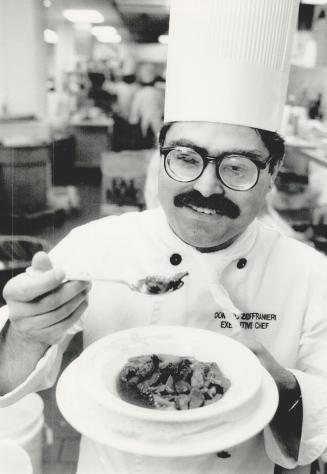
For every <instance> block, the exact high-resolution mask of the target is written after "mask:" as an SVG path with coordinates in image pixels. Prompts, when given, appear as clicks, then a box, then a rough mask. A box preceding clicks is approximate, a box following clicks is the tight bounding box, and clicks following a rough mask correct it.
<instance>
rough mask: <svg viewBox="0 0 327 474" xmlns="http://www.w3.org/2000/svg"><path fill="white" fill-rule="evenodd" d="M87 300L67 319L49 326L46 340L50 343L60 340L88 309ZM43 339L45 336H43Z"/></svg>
mask: <svg viewBox="0 0 327 474" xmlns="http://www.w3.org/2000/svg"><path fill="white" fill-rule="evenodd" d="M87 306H88V304H87V301H83V302H82V303H81V304H80V305H79V306H78V307H77V308H76V309H75V311H74V312H73V313H72V314H70V315H69V316H68V317H67V318H66V319H64V320H63V321H61V322H60V323H57V324H56V325H55V326H53V327H52V328H49V329H48V330H47V331H46V332H47V333H48V334H47V335H46V342H47V343H48V344H51V345H53V344H56V343H58V342H59V341H60V339H61V338H62V337H63V336H64V335H65V334H66V333H67V332H68V331H69V329H70V328H71V327H72V326H74V324H76V323H77V321H78V320H79V319H80V318H81V316H82V315H83V313H84V312H85V310H86V309H87ZM42 340H43V338H42Z"/></svg>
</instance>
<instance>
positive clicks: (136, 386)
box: [117, 354, 230, 410]
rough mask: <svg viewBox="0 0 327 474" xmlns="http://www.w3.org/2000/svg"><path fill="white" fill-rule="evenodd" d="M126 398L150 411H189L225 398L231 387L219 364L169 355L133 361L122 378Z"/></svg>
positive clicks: (134, 359) (120, 381) (119, 380)
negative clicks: (156, 409) (154, 409)
mask: <svg viewBox="0 0 327 474" xmlns="http://www.w3.org/2000/svg"><path fill="white" fill-rule="evenodd" d="M117 386H118V391H119V393H120V395H121V396H122V398H124V399H125V400H127V401H129V402H131V403H136V404H140V405H141V406H145V407H148V408H158V409H162V410H166V409H168V410H171V409H175V410H187V409H192V408H200V407H202V406H204V405H207V404H209V403H213V402H216V401H218V400H220V399H221V397H222V396H223V395H224V393H225V392H226V391H227V390H228V388H229V386H230V381H229V380H228V379H227V378H226V377H225V376H224V375H223V373H222V372H221V370H220V369H219V367H218V365H217V364H216V363H215V362H200V361H198V360H196V359H195V358H193V357H181V356H174V355H168V354H152V355H142V356H138V357H133V358H131V359H129V361H128V362H127V364H126V365H125V366H124V367H123V369H122V371H121V373H120V375H119V378H118V384H117Z"/></svg>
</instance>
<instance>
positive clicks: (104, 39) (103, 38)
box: [96, 33, 121, 43]
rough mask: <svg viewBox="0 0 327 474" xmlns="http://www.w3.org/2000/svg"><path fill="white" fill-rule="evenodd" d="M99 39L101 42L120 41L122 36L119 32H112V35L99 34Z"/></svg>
mask: <svg viewBox="0 0 327 474" xmlns="http://www.w3.org/2000/svg"><path fill="white" fill-rule="evenodd" d="M96 38H97V40H98V41H100V43H120V42H121V36H120V35H119V34H118V33H115V34H111V35H97V37H96Z"/></svg>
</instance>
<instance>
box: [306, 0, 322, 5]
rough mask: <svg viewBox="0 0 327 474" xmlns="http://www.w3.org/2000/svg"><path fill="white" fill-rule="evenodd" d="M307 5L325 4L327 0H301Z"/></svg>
mask: <svg viewBox="0 0 327 474" xmlns="http://www.w3.org/2000/svg"><path fill="white" fill-rule="evenodd" d="M301 3H304V4H305V5H325V4H326V3H327V0H301Z"/></svg>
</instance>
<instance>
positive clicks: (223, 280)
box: [0, 0, 327, 474]
mask: <svg viewBox="0 0 327 474" xmlns="http://www.w3.org/2000/svg"><path fill="white" fill-rule="evenodd" d="M297 9H298V2H297V0H172V5H171V18H170V44H169V54H168V71H167V92H166V110H165V122H166V124H165V126H164V127H163V129H162V131H161V136H160V146H161V167H160V170H159V177H158V183H159V197H160V202H161V208H159V209H157V210H152V211H145V212H142V213H129V214H124V215H122V216H119V217H116V216H115V217H107V218H104V219H100V220H97V221H94V222H91V223H89V224H87V225H84V226H82V227H80V228H77V229H75V230H73V231H72V232H71V233H70V234H69V235H68V236H67V237H66V238H65V239H64V240H63V241H62V242H61V243H60V244H59V245H58V246H57V247H56V248H55V249H54V250H53V251H52V252H51V254H50V258H49V257H48V256H47V255H46V254H44V253H39V254H36V256H35V257H34V259H33V262H32V266H33V268H34V270H35V273H34V275H33V276H31V275H28V274H23V275H19V276H17V277H15V278H14V279H12V280H11V281H10V282H9V283H8V284H7V286H6V288H5V291H4V296H5V298H6V301H7V306H6V307H4V308H2V310H1V311H2V313H1V319H0V321H1V324H2V327H3V329H2V333H1V345H0V390H1V392H0V394H1V397H0V404H1V406H6V405H9V404H11V403H14V402H15V401H16V400H18V399H19V398H20V397H22V396H24V395H25V394H27V393H29V392H31V391H36V390H40V389H44V388H47V387H49V386H50V385H51V384H53V383H54V382H55V379H56V377H57V374H58V371H59V367H60V363H61V358H62V353H63V351H64V350H65V348H66V347H67V344H68V342H69V340H70V338H71V335H72V334H73V333H74V332H76V331H77V330H83V331H84V342H85V345H86V346H88V345H89V344H90V343H92V342H94V341H96V340H98V339H99V338H101V337H103V336H105V335H107V334H110V333H113V332H115V331H119V330H121V329H126V328H131V327H137V326H146V325H181V326H191V327H199V328H204V329H208V330H211V331H216V332H219V333H222V334H225V335H228V336H231V337H234V331H233V329H234V328H233V325H232V324H231V323H230V319H229V315H230V314H231V313H232V312H234V313H236V314H237V315H238V318H239V319H238V322H239V324H240V327H241V332H240V335H238V336H237V337H238V338H239V340H240V341H241V342H242V343H244V344H246V345H247V346H248V347H249V348H250V349H251V350H252V351H253V352H254V353H255V354H256V355H257V357H258V358H259V360H260V361H261V363H262V364H263V365H264V367H265V368H266V369H267V370H268V371H269V372H270V374H271V375H272V377H273V378H274V380H275V382H276V385H277V387H278V390H279V397H280V401H279V406H278V409H277V412H276V414H275V416H274V418H273V420H272V422H271V423H270V425H269V426H268V427H266V429H265V430H264V431H263V432H261V433H260V434H258V435H257V436H255V437H253V438H252V439H250V440H248V441H246V442H245V443H243V444H242V445H239V446H235V447H233V448H231V449H229V450H228V451H227V452H224V453H212V454H209V455H200V456H194V457H187V458H176V459H171V458H162V459H160V458H155V457H150V456H138V455H133V454H129V453H127V452H124V451H118V450H115V449H111V448H109V447H105V446H103V445H100V444H97V443H96V442H94V441H92V440H90V439H88V438H86V437H82V441H81V448H80V457H79V463H78V473H79V474H89V473H91V472H92V473H96V474H100V473H112V474H136V473H137V474H152V473H156V474H177V473H185V474H186V473H188V474H198V473H202V472H203V473H206V474H216V473H226V474H227V473H228V474H256V473H257V474H272V473H274V469H275V466H276V465H279V466H283V468H285V469H290V470H294V472H304V473H308V472H309V465H310V464H311V463H312V462H313V461H314V460H315V459H317V458H318V457H319V456H320V455H321V454H322V453H323V451H324V450H325V448H326V445H327V366H326V360H327V344H326V343H327V317H326V316H327V315H326V312H327V265H326V260H325V258H324V257H323V256H321V255H320V254H318V253H317V252H316V251H315V250H313V249H311V248H310V247H308V246H305V245H303V244H301V243H299V242H297V241H295V240H292V239H289V238H287V237H285V236H283V235H282V234H280V233H279V232H277V231H276V230H272V229H269V228H266V227H265V226H264V225H263V224H262V223H260V222H259V221H258V220H257V219H256V216H257V215H258V214H259V213H260V211H261V207H262V205H263V203H264V201H265V196H266V194H267V192H268V191H269V189H270V188H271V186H272V185H273V182H274V178H275V176H276V173H277V171H278V167H279V165H280V163H281V160H282V157H283V153H284V145H283V140H282V139H281V138H280V137H279V135H278V134H277V133H276V131H277V130H278V127H279V124H280V117H281V112H282V108H283V104H284V100H285V92H286V86H287V77H288V70H289V58H290V49H291V43H292V35H293V32H294V29H295V24H296V17H297ZM79 271H82V272H85V271H87V272H89V273H91V274H94V275H105V276H107V277H108V278H110V277H114V278H123V279H125V280H127V281H130V282H134V281H137V280H138V279H139V278H143V277H144V276H147V275H174V274H176V273H177V272H182V271H187V272H188V273H189V275H188V276H187V277H186V278H185V284H184V286H183V287H182V288H180V289H179V290H178V291H175V292H173V293H169V294H162V295H156V296H151V297H145V296H144V295H142V294H139V293H137V292H133V291H131V290H130V289H129V288H127V287H126V286H123V285H117V284H113V283H108V282H93V285H92V288H91V284H90V283H87V282H79V281H67V282H63V280H64V277H65V273H66V272H74V273H76V272H79ZM122 449H124V447H123V446H122ZM304 466H306V467H304Z"/></svg>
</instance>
